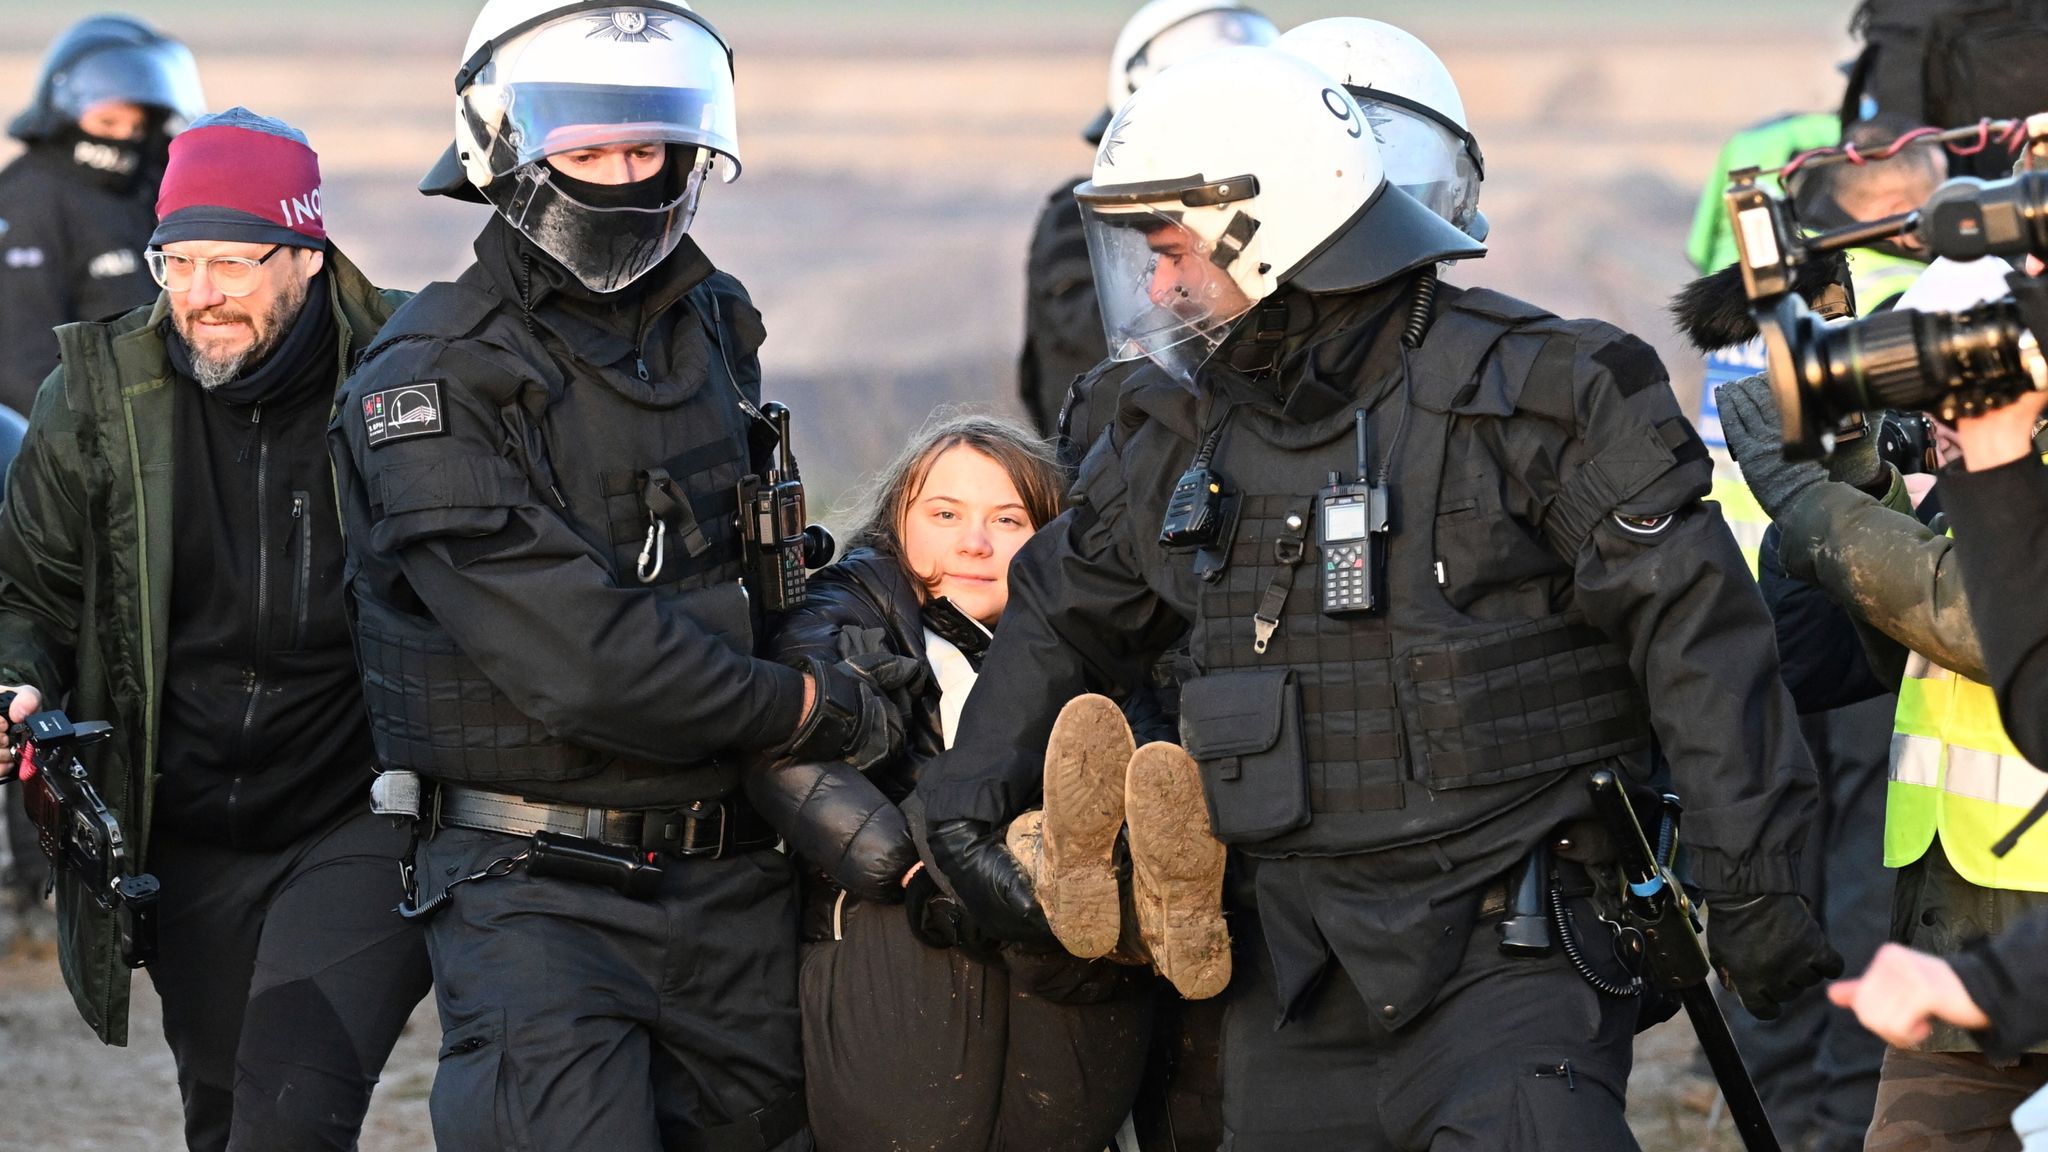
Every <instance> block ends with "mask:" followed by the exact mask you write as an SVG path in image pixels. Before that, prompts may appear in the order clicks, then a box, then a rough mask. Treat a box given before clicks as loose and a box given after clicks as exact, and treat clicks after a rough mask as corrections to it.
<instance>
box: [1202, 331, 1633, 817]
mask: <svg viewBox="0 0 2048 1152" xmlns="http://www.w3.org/2000/svg"><path fill="white" fill-rule="evenodd" d="M1544 315H1547V314H1544V313H1540V312H1537V311H1535V310H1534V309H1531V308H1530V307H1529V306H1527V305H1523V304H1521V303H1520V302H1518V301H1514V300H1511V299H1509V298H1507V297H1503V296H1499V295H1497V294H1495V293H1490V292H1482V291H1469V292H1466V293H1463V294H1462V295H1461V296H1460V297H1459V298H1457V299H1455V300H1452V301H1450V302H1449V303H1447V304H1445V305H1444V306H1443V310H1442V314H1441V315H1440V316H1439V317H1438V319H1437V320H1436V322H1435V324H1434V326H1433V327H1432V328H1431V329H1430V331H1429V334H1428V336H1427V338H1426V339H1425V341H1424V342H1423V344H1422V345H1421V346H1420V347H1419V348H1417V349H1415V350H1414V351H1413V352H1412V353H1411V369H1412V380H1413V390H1412V396H1413V401H1412V403H1409V405H1408V412H1407V415H1406V428H1405V430H1403V431H1402V432H1401V434H1400V436H1399V441H1400V446H1399V448H1398V456H1397V457H1396V459H1395V460H1394V467H1393V472H1392V476H1391V485H1390V487H1391V493H1390V499H1389V509H1388V512H1389V521H1390V524H1391V527H1392V529H1393V531H1392V532H1391V534H1390V535H1389V536H1388V537H1387V538H1386V540H1387V560H1386V565H1385V567H1386V574H1385V585H1384V597H1385V606H1384V608H1383V609H1382V610H1380V611H1378V612H1377V613H1375V614H1373V615H1370V616H1351V617H1331V616H1326V615H1324V614H1323V613H1322V612H1321V611H1320V602H1319V599H1318V579H1319V577H1322V578H1330V577H1332V576H1334V575H1335V574H1334V573H1332V572H1329V571H1321V569H1325V568H1327V561H1326V559H1325V558H1324V556H1323V555H1322V554H1321V551H1320V549H1319V546H1318V544H1317V542H1316V532H1315V526H1316V523H1317V519H1316V517H1317V514H1318V513H1319V512H1320V509H1319V508H1318V506H1317V499H1316V494H1317V493H1318V491H1319V490H1320V489H1322V488H1323V487H1324V486H1325V485H1326V484H1327V483H1328V482H1329V479H1330V474H1331V473H1332V472H1340V473H1342V474H1343V475H1344V478H1345V479H1346V480H1349V479H1351V478H1352V477H1351V474H1352V473H1353V472H1355V471H1356V463H1355V460H1356V446H1355V445H1356V442H1355V438H1354V412H1355V407H1352V406H1347V407H1346V408H1344V409H1343V410H1341V411H1339V412H1337V413H1335V414H1333V415H1331V416H1329V417H1326V418H1324V419H1323V420H1321V421H1319V422H1316V423H1312V424H1298V423H1291V422H1288V421H1286V420H1283V419H1282V418H1281V417H1279V416H1278V415H1277V414H1275V413H1272V412H1271V411H1269V410H1266V409H1262V408H1256V407H1251V406H1240V407H1239V408H1238V409H1237V410H1236V411H1235V412H1233V413H1232V415H1231V416H1230V417H1229V418H1228V420H1229V422H1228V425H1227V428H1226V430H1225V432H1224V433H1223V435H1222V437H1221V439H1220V441H1219V446H1218V449H1217V452H1216V455H1215V458H1214V466H1215V468H1216V469H1217V471H1219V472H1221V473H1222V474H1223V475H1224V476H1225V477H1226V478H1227V480H1228V481H1229V483H1230V484H1231V486H1233V487H1234V488H1235V489H1237V490H1238V491H1239V492H1240V493H1241V496H1240V500H1241V505H1240V515H1239V520H1238V524H1237V529H1236V533H1235V536H1234V539H1233V542H1232V543H1231V545H1230V548H1229V564H1228V566H1227V567H1226V568H1225V570H1224V572H1223V574H1222V576H1221V577H1220V579H1218V580H1217V581H1216V582H1215V583H1214V584H1207V585H1202V586H1201V590H1200V593H1199V601H1198V604H1199V610H1198V614H1197V617H1196V621H1195V626H1194V631H1193V636H1192V640H1191V645H1190V656H1191V658H1192V662H1193V664H1194V667H1195V669H1196V670H1197V671H1198V672H1199V676H1198V678H1196V679H1193V680H1190V681H1189V682H1187V683H1186V684H1185V685H1184V686H1183V696H1182V714H1181V727H1182V735H1183V740H1184V743H1185V744H1186V746H1187V748H1188V750H1189V752H1190V753H1191V754H1193V755H1194V756H1195V757H1196V759H1198V760H1199V761H1201V762H1202V767H1203V773H1204V778H1205V785H1206V789H1207V792H1208V795H1209V799H1210V803H1211V810H1212V816H1213V818H1214V820H1215V821H1216V824H1217V830H1218V834H1219V836H1222V837H1223V838H1225V839H1228V840H1232V841H1233V842H1235V843H1237V844H1239V846H1241V847H1243V848H1245V849H1246V850H1247V851H1249V852H1251V853H1252V854H1253V855H1258V856H1287V855H1341V854H1348V853H1355V852H1365V851H1373V850H1378V849H1385V848H1390V847H1395V846H1398V845H1402V844H1411V843H1418V842H1422V841H1427V840H1433V839H1436V838H1439V837H1442V836H1445V835H1447V834H1450V833H1453V832H1456V831H1459V830H1461V829H1464V828H1467V827H1471V826H1473V825H1476V824H1478V823H1480V822H1482V821H1484V820H1486V819H1488V818H1490V817H1492V816H1495V815H1497V814H1499V813H1500V812H1502V811H1504V810H1506V809H1509V808H1511V807H1513V806H1515V805H1516V804H1518V803H1520V802H1522V801H1523V800H1525V799H1527V798H1529V797H1530V796H1533V795H1534V794H1535V793H1537V792H1538V791H1541V790H1542V789H1543V788H1545V787H1546V786H1548V785H1549V784H1551V783H1553V782H1554V781H1555V780H1556V778H1557V776H1558V774H1559V773H1561V772H1563V771H1565V770H1567V769H1569V768H1571V767H1573V766H1575V765H1582V764H1586V763H1589V762H1593V761H1598V760H1603V759H1608V758H1611V757H1615V756H1620V755H1624V754H1627V753H1630V752H1632V751H1635V750H1638V749H1641V748H1643V747H1645V746H1646V745H1647V743H1648V738H1649V728H1648V724H1647V722H1646V720H1645V715H1646V709H1645V707H1644V705H1643V702H1642V700H1641V696H1640V693H1639V692H1638V690H1637V688H1636V685H1635V683H1634V680H1633V678H1632V676H1631V674H1630V671H1629V667H1628V662H1627V658H1626V656H1625V654H1624V653H1623V652H1622V651H1621V650H1620V649H1619V648H1618V647H1616V646H1615V645H1614V644H1612V643H1611V642H1609V641H1608V640H1607V639H1606V638H1605V637H1604V636H1603V634H1601V633H1600V632H1599V631H1597V630H1596V629H1595V628H1593V627H1592V626H1591V625H1590V624H1588V623H1587V622H1586V621H1585V620H1584V619H1582V618H1581V617H1580V616H1578V615H1577V614H1576V613H1573V612H1570V611H1565V612H1562V613H1558V614H1554V615H1547V616H1539V617H1534V618H1529V619H1518V620H1485V619H1479V618H1475V617H1473V616H1470V615H1468V614H1466V613H1465V612H1463V611H1460V610H1459V609H1458V608H1456V607H1453V606H1452V604H1451V603H1450V602H1449V601H1448V600H1447V599H1446V597H1445V595H1444V593H1443V591H1442V589H1441V587H1440V584H1439V578H1438V570H1437V566H1438V560H1439V557H1441V556H1442V555H1443V554H1444V551H1443V549H1442V548H1441V546H1440V542H1439V541H1438V540H1436V539H1435V536H1436V534H1437V533H1438V532H1440V531H1457V530H1459V527H1460V525H1459V522H1458V513H1459V509H1458V507H1457V503H1458V502H1457V501H1456V500H1455V499H1451V498H1450V497H1453V496H1455V492H1454V491H1453V490H1452V489H1453V488H1455V486H1456V484H1458V483H1465V482H1467V481H1471V480H1477V479H1482V478H1466V477H1447V476H1446V475H1445V471H1446V468H1445V458H1446V451H1445V449H1446V445H1447V443H1448V437H1449V436H1450V434H1451V430H1452V425H1453V420H1454V417H1453V415H1452V412H1451V409H1452V407H1453V406H1454V400H1455V398H1456V397H1457V396H1458V394H1459V392H1460V391H1461V390H1463V389H1464V388H1465V387H1466V386H1467V385H1468V384H1469V383H1470V382H1471V381H1472V380H1474V379H1476V378H1477V374H1478V372H1479V371H1480V370H1481V369H1482V367H1483V366H1485V367H1488V368H1489V369H1490V370H1495V371H1498V370H1500V367H1499V365H1498V363H1495V364H1492V365H1488V361H1489V358H1490V352H1491V351H1492V349H1493V346H1494V344H1495V343H1496V342H1497V341H1498V340H1499V339H1500V338H1501V337H1502V336H1504V335H1506V334H1507V333H1509V332H1510V331H1512V330H1513V329H1514V327H1515V326H1516V325H1517V324H1518V323H1524V322H1527V321H1529V320H1532V319H1535V318H1537V317H1539V316H1544ZM1403 403H1404V401H1403V399H1402V390H1401V389H1399V388H1394V389H1390V390H1389V394H1388V398H1387V399H1385V400H1383V401H1381V402H1380V403H1379V404H1378V407H1377V409H1376V410H1374V411H1371V412H1370V413H1369V415H1370V418H1371V421H1372V424H1373V425H1374V427H1375V429H1376V438H1377V439H1378V440H1379V442H1380V445H1381V449H1380V450H1381V452H1385V451H1387V450H1390V448H1391V445H1390V441H1391V440H1392V439H1393V438H1394V437H1393V436H1392V432H1393V428H1394V425H1395V424H1396V422H1397V420H1398V419H1399V417H1398V413H1399V411H1400V408H1401V406H1402V404H1403ZM1447 483H1448V484H1449V486H1448V487H1447ZM1290 518H1293V522H1292V523H1290ZM1295 524H1298V525H1299V527H1295V526H1293V525H1295ZM1482 528H1483V526H1482ZM1297 557H1298V563H1290V562H1289V561H1290V559H1293V558H1297ZM1283 597H1284V598H1283ZM1274 605H1279V606H1280V610H1279V612H1278V613H1277V620H1278V627H1277V628H1275V629H1273V630H1272V632H1271V635H1270V637H1269V639H1268V641H1267V643H1266V645H1265V648H1264V651H1259V650H1258V644H1257V631H1258V626H1257V617H1258V615H1259V614H1260V613H1261V611H1262V606H1265V607H1267V608H1269V609H1270V607H1272V606H1274Z"/></svg>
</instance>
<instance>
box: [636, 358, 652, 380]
mask: <svg viewBox="0 0 2048 1152" xmlns="http://www.w3.org/2000/svg"><path fill="white" fill-rule="evenodd" d="M633 371H635V372H638V373H639V374H640V380H641V382H642V383H646V382H647V381H648V380H651V379H653V377H651V376H649V375H648V374H647V358H646V357H644V356H641V355H640V354H639V353H637V352H636V353H634V355H633Z"/></svg>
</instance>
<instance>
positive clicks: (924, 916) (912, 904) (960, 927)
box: [903, 868, 1003, 964]
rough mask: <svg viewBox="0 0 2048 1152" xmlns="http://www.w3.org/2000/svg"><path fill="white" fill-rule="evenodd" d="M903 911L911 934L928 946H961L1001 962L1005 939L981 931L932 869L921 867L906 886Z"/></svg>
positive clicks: (977, 956) (992, 961) (988, 961)
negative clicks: (940, 883)
mask: <svg viewBox="0 0 2048 1152" xmlns="http://www.w3.org/2000/svg"><path fill="white" fill-rule="evenodd" d="M903 913H904V915H905V916H906V917H908V918H909V920H910V934H911V935H912V936H915V937H917V939H918V941H919V942H920V943H922V944H923V945H924V946H925V947H927V948H938V949H941V950H943V949H947V948H958V949H959V950H960V951H962V952H964V953H966V954H967V955H969V956H971V957H973V958H974V959H976V960H979V961H981V962H982V963H984V964H1000V963H1002V959H1003V942H1002V941H1001V940H998V939H996V938H995V937H993V936H990V935H988V934H987V933H985V932H983V931H981V926H980V925H979V924H977V923H976V922H975V919H974V917H972V916H969V915H968V914H967V912H966V910H965V909H963V908H961V907H960V902H959V901H957V900H955V899H953V898H952V897H951V896H948V895H946V890H945V889H943V888H941V887H939V882H938V881H937V880H935V879H933V878H932V870H931V869H930V868H921V869H919V870H918V872H917V875H915V876H912V877H911V878H910V883H908V884H906V885H904V888H903Z"/></svg>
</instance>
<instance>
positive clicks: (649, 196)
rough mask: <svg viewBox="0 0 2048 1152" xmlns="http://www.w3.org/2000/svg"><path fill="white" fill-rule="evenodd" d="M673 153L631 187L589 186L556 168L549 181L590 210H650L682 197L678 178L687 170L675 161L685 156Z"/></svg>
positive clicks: (675, 150)
mask: <svg viewBox="0 0 2048 1152" xmlns="http://www.w3.org/2000/svg"><path fill="white" fill-rule="evenodd" d="M677 151H678V150H677V149H674V148H671V149H669V157H668V162H667V163H666V164H664V165H662V168H661V171H659V172H657V173H655V174H654V175H652V176H649V177H648V178H647V179H645V180H635V181H634V182H633V183H631V184H592V183H589V182H588V181H584V180H578V179H576V178H575V177H573V176H569V175H567V174H566V173H564V172H562V171H561V170H560V169H556V170H555V171H554V172H553V173H552V174H551V178H552V179H553V180H554V182H555V183H557V184H559V185H561V186H562V190H563V191H565V192H567V193H568V194H569V195H570V197H571V198H573V199H574V200H575V201H576V202H577V203H579V204H588V205H589V206H590V207H592V208H639V209H643V210H652V209H655V208H659V207H661V206H662V205H664V204H667V203H669V202H670V201H672V200H674V199H675V198H676V197H677V196H680V195H682V192H683V179H682V178H683V176H684V175H687V168H686V167H685V166H683V165H679V164H678V163H677V161H678V160H680V159H686V157H679V156H677V155H676V152H677Z"/></svg>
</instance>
